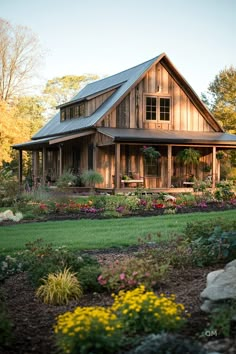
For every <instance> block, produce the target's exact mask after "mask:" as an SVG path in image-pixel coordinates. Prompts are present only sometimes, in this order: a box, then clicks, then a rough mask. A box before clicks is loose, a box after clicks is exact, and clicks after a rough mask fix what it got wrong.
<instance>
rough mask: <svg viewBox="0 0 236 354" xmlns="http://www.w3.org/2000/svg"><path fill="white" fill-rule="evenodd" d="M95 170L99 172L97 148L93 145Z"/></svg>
mask: <svg viewBox="0 0 236 354" xmlns="http://www.w3.org/2000/svg"><path fill="white" fill-rule="evenodd" d="M93 169H94V171H97V146H96V145H95V144H94V145H93Z"/></svg>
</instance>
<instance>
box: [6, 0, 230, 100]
mask: <svg viewBox="0 0 236 354" xmlns="http://www.w3.org/2000/svg"><path fill="white" fill-rule="evenodd" d="M0 17H2V18H4V19H6V20H8V21H10V22H11V23H12V24H15V25H24V26H27V27H29V28H30V29H31V30H32V31H33V32H34V33H35V34H37V35H38V37H39V39H40V42H41V45H42V47H43V49H44V51H46V53H47V54H46V56H45V59H44V65H43V67H42V68H41V75H42V77H43V78H44V79H45V80H48V79H52V78H54V77H56V76H59V77H61V76H64V75H69V74H72V75H81V74H84V73H92V74H98V75H101V76H104V75H112V74H115V73H118V72H120V71H122V70H125V69H128V68H130V67H132V66H135V65H137V64H140V63H142V62H144V61H146V60H149V59H151V58H153V57H155V56H157V55H159V54H161V53H163V52H165V53H166V54H167V55H168V57H169V58H170V60H171V61H172V62H173V64H174V65H175V66H176V68H177V69H178V70H179V71H180V73H181V74H182V75H183V76H184V77H185V79H186V80H187V81H188V82H189V84H190V85H191V86H192V87H193V89H194V90H195V91H196V92H197V93H198V94H199V95H200V93H201V92H203V91H206V90H207V87H208V85H209V83H210V82H211V81H213V79H214V77H215V76H216V75H217V74H218V73H219V71H220V70H222V69H224V68H225V67H226V66H227V67H228V66H230V65H233V66H236V0H167V1H163V0H113V1H112V0H0Z"/></svg>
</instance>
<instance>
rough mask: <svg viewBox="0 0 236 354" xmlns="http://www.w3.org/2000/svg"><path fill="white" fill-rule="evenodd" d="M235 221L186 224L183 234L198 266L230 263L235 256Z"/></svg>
mask: <svg viewBox="0 0 236 354" xmlns="http://www.w3.org/2000/svg"><path fill="white" fill-rule="evenodd" d="M235 229H236V221H235V220H232V221H231V222H229V221H227V223H226V222H224V221H223V220H220V219H218V220H214V221H207V222H203V223H201V224H199V223H190V224H187V227H186V229H185V234H186V236H187V242H189V244H190V247H191V249H192V259H193V263H195V264H197V265H198V266H202V265H209V264H213V263H216V262H220V261H230V260H232V259H234V258H235V256H236V237H235V236H236V231H235Z"/></svg>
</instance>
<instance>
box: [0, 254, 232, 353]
mask: <svg viewBox="0 0 236 354" xmlns="http://www.w3.org/2000/svg"><path fill="white" fill-rule="evenodd" d="M128 251H129V252H130V253H132V252H133V251H137V249H136V248H134V249H132V248H131V249H129V250H128ZM92 254H93V255H94V256H95V257H97V258H98V259H99V261H102V262H104V263H106V262H109V261H111V260H112V261H115V260H117V259H119V260H120V259H121V258H122V257H123V256H124V253H122V252H121V253H119V251H117V250H114V249H111V250H110V251H108V250H104V251H101V250H99V251H92ZM219 267H220V268H221V266H214V267H208V268H191V269H173V270H172V271H171V272H170V274H169V276H168V277H167V279H166V280H165V281H164V282H163V283H162V284H160V288H159V289H158V293H165V294H167V295H168V294H175V295H176V301H177V302H181V303H183V304H184V305H185V308H186V311H188V312H189V313H190V314H191V317H190V318H189V320H188V323H187V325H186V326H185V328H183V330H182V331H181V334H184V335H185V336H187V337H193V338H199V335H202V336H203V337H202V339H201V341H203V342H207V341H209V340H210V341H211V340H216V339H217V345H218V346H219V340H221V341H222V339H220V338H216V337H213V338H211V337H208V336H207V335H206V334H205V333H206V332H205V329H206V327H207V324H208V319H207V316H206V315H205V314H204V313H203V312H201V311H200V304H201V301H200V298H199V294H200V292H201V291H202V290H203V289H204V288H205V284H206V276H207V274H208V273H209V272H210V271H212V270H214V269H219ZM0 289H1V290H2V291H3V293H4V295H5V299H6V305H7V309H8V314H9V318H10V319H11V321H12V323H13V328H12V337H13V342H12V345H11V346H9V347H7V348H0V353H1V354H30V353H37V354H43V353H45V354H50V353H56V352H57V350H56V346H55V343H54V340H53V325H54V324H55V318H56V316H58V315H59V314H61V313H64V312H65V311H71V310H73V308H75V307H76V306H96V305H97V306H109V305H111V303H112V298H111V296H110V295H108V294H107V293H101V294H99V293H93V294H85V295H83V297H82V298H81V300H80V301H79V302H75V301H72V302H70V304H69V305H68V306H52V305H45V304H43V303H42V302H41V301H39V300H38V299H37V298H36V297H35V295H34V289H33V288H32V286H31V285H30V283H29V281H28V279H27V274H26V273H20V274H18V275H15V276H12V277H10V278H9V279H7V280H6V281H5V282H4V283H3V284H2V286H1V287H0ZM233 332H234V333H232V338H231V339H227V340H223V344H222V345H223V351H221V352H220V353H224V354H226V353H227V354H234V353H236V351H234V348H235V347H236V341H235V340H234V339H233V338H235V335H236V331H235V330H234V331H233ZM214 349H215V348H214Z"/></svg>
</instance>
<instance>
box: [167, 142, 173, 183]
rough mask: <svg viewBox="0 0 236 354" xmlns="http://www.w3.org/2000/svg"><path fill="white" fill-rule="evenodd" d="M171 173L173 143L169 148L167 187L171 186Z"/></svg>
mask: <svg viewBox="0 0 236 354" xmlns="http://www.w3.org/2000/svg"><path fill="white" fill-rule="evenodd" d="M171 175H172V145H168V150H167V187H168V188H170V187H171Z"/></svg>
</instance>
